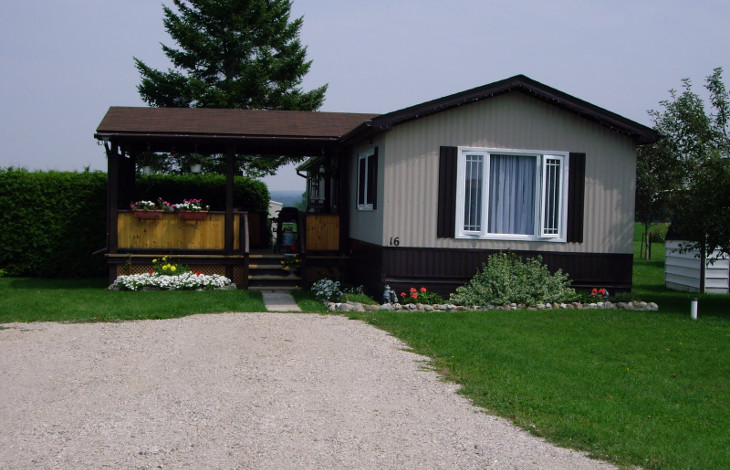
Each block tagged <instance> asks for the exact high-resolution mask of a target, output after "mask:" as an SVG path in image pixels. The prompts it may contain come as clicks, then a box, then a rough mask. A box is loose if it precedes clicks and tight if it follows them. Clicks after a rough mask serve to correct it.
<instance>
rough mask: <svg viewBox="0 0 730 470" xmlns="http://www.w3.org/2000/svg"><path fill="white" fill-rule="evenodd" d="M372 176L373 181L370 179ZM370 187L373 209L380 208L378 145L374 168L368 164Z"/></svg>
mask: <svg viewBox="0 0 730 470" xmlns="http://www.w3.org/2000/svg"><path fill="white" fill-rule="evenodd" d="M370 178H372V181H370ZM368 189H371V190H372V200H373V210H377V209H378V147H375V148H374V149H373V159H372V168H371V165H370V164H368Z"/></svg>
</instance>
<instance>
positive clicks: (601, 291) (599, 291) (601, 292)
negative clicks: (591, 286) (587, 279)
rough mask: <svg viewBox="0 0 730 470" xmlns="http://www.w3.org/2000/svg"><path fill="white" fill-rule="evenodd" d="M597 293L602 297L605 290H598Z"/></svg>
mask: <svg viewBox="0 0 730 470" xmlns="http://www.w3.org/2000/svg"><path fill="white" fill-rule="evenodd" d="M598 293H599V294H601V295H604V294H605V293H606V289H599V290H598Z"/></svg>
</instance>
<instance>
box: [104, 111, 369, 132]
mask: <svg viewBox="0 0 730 470" xmlns="http://www.w3.org/2000/svg"><path fill="white" fill-rule="evenodd" d="M375 116H377V115H376V114H361V113H325V112H309V111H268V110H251V109H212V108H133V107H116V106H113V107H111V108H109V111H108V112H107V113H106V116H104V119H102V121H101V123H100V124H99V127H98V128H97V129H96V133H97V134H99V135H100V136H101V135H104V134H107V135H109V134H113V135H140V134H142V135H178V136H182V135H185V136H228V137H284V138H286V137H292V138H298V137H302V138H307V137H309V138H315V139H337V138H339V137H341V136H343V135H344V134H346V133H348V132H350V131H351V130H353V129H354V128H356V127H357V126H358V125H360V124H362V123H363V122H365V121H368V120H370V119H372V118H373V117H375Z"/></svg>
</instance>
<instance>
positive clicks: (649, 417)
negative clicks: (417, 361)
mask: <svg viewBox="0 0 730 470" xmlns="http://www.w3.org/2000/svg"><path fill="white" fill-rule="evenodd" d="M638 246H639V245H638V243H637V244H636V250H637V251H638ZM663 267H664V246H663V245H662V244H655V246H653V259H651V260H640V259H639V258H638V254H637V256H635V262H634V286H635V288H634V293H635V294H636V295H638V296H639V297H640V298H642V299H643V300H646V301H654V302H657V303H658V304H659V306H660V310H659V312H635V311H625V310H552V311H537V312H532V311H492V312H459V313H449V314H444V313H437V312H431V313H429V312H419V313H409V314H407V315H403V314H399V313H396V312H381V311H379V312H368V313H353V314H351V317H352V318H359V319H362V320H364V321H367V322H369V323H371V324H373V325H375V326H377V327H379V328H382V329H384V330H386V331H389V332H391V333H392V334H394V335H395V336H397V337H398V338H400V339H402V340H403V341H405V342H406V343H407V344H409V345H410V346H411V347H412V348H413V349H414V350H415V351H416V352H419V353H422V354H425V355H428V356H430V357H432V358H433V359H434V364H435V366H436V367H437V368H438V369H439V370H441V371H442V372H443V374H444V375H445V376H446V377H447V378H449V379H450V380H454V381H456V382H458V383H459V384H461V385H462V387H463V388H462V391H461V393H463V394H464V395H466V396H467V397H469V398H470V399H471V400H472V401H473V402H474V403H475V404H476V405H478V406H481V407H484V408H486V409H488V410H490V412H493V413H496V414H498V415H501V416H503V417H506V418H508V419H510V420H512V421H514V422H515V423H516V424H518V425H519V426H521V427H523V428H524V429H526V430H528V431H530V432H532V433H534V434H536V435H540V436H543V437H545V438H547V439H548V440H550V441H552V442H555V443H557V444H559V445H562V446H565V447H571V448H575V449H580V450H584V451H587V452H589V453H590V454H591V455H592V456H594V457H597V458H602V459H606V460H609V461H612V462H615V463H617V464H619V465H622V466H634V465H638V466H642V467H644V468H654V469H674V468H676V469H680V468H682V469H683V468H730V453H728V452H727V449H729V448H730V406H729V404H730V403H729V399H728V397H730V296H728V295H699V296H698V297H699V299H700V303H699V305H700V309H699V310H700V318H699V320H697V321H692V320H691V319H690V318H689V299H690V297H693V296H696V295H694V294H687V293H682V292H673V291H669V290H667V289H665V288H664V274H663Z"/></svg>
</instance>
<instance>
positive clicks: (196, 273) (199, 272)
mask: <svg viewBox="0 0 730 470" xmlns="http://www.w3.org/2000/svg"><path fill="white" fill-rule="evenodd" d="M201 274H203V272H202V271H196V272H195V275H196V276H200V275H201Z"/></svg>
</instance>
